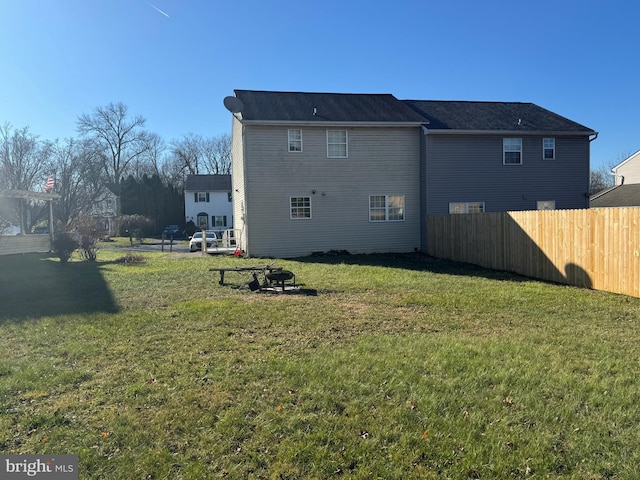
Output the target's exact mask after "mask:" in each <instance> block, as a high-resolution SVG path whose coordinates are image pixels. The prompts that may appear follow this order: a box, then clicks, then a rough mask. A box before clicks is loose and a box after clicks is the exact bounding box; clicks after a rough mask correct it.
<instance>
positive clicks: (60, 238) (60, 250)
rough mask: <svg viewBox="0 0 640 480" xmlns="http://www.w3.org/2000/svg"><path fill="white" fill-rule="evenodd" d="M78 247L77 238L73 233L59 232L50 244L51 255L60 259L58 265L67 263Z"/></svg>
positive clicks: (67, 231)
mask: <svg viewBox="0 0 640 480" xmlns="http://www.w3.org/2000/svg"><path fill="white" fill-rule="evenodd" d="M78 245H79V242H78V238H77V235H76V234H75V233H74V232H72V231H69V230H59V231H58V232H56V235H55V238H54V239H53V242H52V246H53V253H55V254H56V256H57V257H58V258H59V259H60V263H67V262H68V261H69V258H71V255H72V254H73V252H74V251H75V250H76V249H77V248H78Z"/></svg>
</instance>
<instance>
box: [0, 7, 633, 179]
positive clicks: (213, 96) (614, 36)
mask: <svg viewBox="0 0 640 480" xmlns="http://www.w3.org/2000/svg"><path fill="white" fill-rule="evenodd" d="M639 14H640V2H637V1H636V0H626V1H619V0H610V1H608V2H604V1H597V2H596V1H591V0H581V1H573V0H571V1H569V0H552V1H550V0H538V1H535V2H525V1H517V0H516V1H514V0H509V1H502V0H497V1H492V0H486V1H484V2H479V1H477V0H447V1H443V0H438V1H432V0H395V1H393V2H385V1H378V2H365V1H360V0H352V1H350V0H340V1H337V0H323V1H321V2H320V1H313V2H311V1H304V0H303V1H297V2H294V1H291V0H269V1H266V0H234V1H219V0H154V1H152V2H147V1H143V0H0V66H1V68H0V123H5V122H9V123H10V124H12V125H13V126H14V127H16V128H21V127H25V126H28V127H30V129H31V131H32V133H35V134H37V135H39V136H40V137H41V138H45V139H50V140H54V139H56V138H60V139H62V138H67V137H74V136H76V135H77V134H76V131H75V128H76V120H77V117H78V116H79V115H81V114H82V113H90V112H91V111H92V110H93V109H95V107H97V106H104V105H107V104H108V103H111V102H123V103H125V104H126V105H127V106H128V107H129V112H130V113H131V114H132V115H136V114H140V115H142V116H144V117H145V118H146V119H147V123H146V127H147V129H148V130H150V131H153V132H156V133H158V134H159V135H160V136H162V137H163V138H164V139H165V140H166V141H170V140H172V139H177V138H181V137H182V136H184V135H185V134H189V133H193V134H201V135H205V136H215V135H219V134H222V133H227V132H230V129H231V117H230V114H229V112H227V111H226V110H225V109H224V107H223V105H222V100H223V98H224V97H225V96H227V95H232V94H233V90H234V89H255V90H280V91H315V92H341V93H391V94H393V95H395V96H396V97H397V98H399V99H423V100H486V101H521V102H533V103H536V104H538V105H540V106H542V107H544V108H547V109H549V110H552V111H554V112H556V113H558V114H560V115H563V116H565V117H568V118H570V119H572V120H574V121H577V122H578V123H581V124H583V125H586V126H588V127H590V128H592V129H594V130H596V131H598V132H599V137H598V139H597V140H596V141H594V142H593V143H592V149H591V153H592V154H591V158H592V166H594V167H598V166H600V165H602V164H610V163H614V164H615V163H618V162H619V161H621V160H622V159H624V157H625V156H626V155H627V154H631V153H633V152H635V151H637V150H639V149H640V88H639V85H640V81H639V78H640V75H639V69H640V62H638V60H639V57H640V55H639V51H640V49H639V48H638V47H640V37H638V34H637V25H636V24H637V21H638V18H639V17H640V15H639Z"/></svg>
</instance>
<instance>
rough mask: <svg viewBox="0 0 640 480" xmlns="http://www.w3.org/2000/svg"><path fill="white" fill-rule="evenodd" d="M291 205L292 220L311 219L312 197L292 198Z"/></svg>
mask: <svg viewBox="0 0 640 480" xmlns="http://www.w3.org/2000/svg"><path fill="white" fill-rule="evenodd" d="M289 204H290V209H291V210H290V212H291V213H290V215H291V219H292V220H296V219H304V218H311V197H291V198H290V199H289Z"/></svg>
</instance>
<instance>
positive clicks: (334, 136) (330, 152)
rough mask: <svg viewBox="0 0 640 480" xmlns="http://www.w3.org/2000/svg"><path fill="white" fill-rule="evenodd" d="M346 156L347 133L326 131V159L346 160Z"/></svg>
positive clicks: (347, 151)
mask: <svg viewBox="0 0 640 480" xmlns="http://www.w3.org/2000/svg"><path fill="white" fill-rule="evenodd" d="M348 155H349V149H348V146H347V131H346V130H327V157H329V158H347V156H348Z"/></svg>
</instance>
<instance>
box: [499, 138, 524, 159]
mask: <svg viewBox="0 0 640 480" xmlns="http://www.w3.org/2000/svg"><path fill="white" fill-rule="evenodd" d="M502 164H503V165H522V139H521V138H503V139H502Z"/></svg>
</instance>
